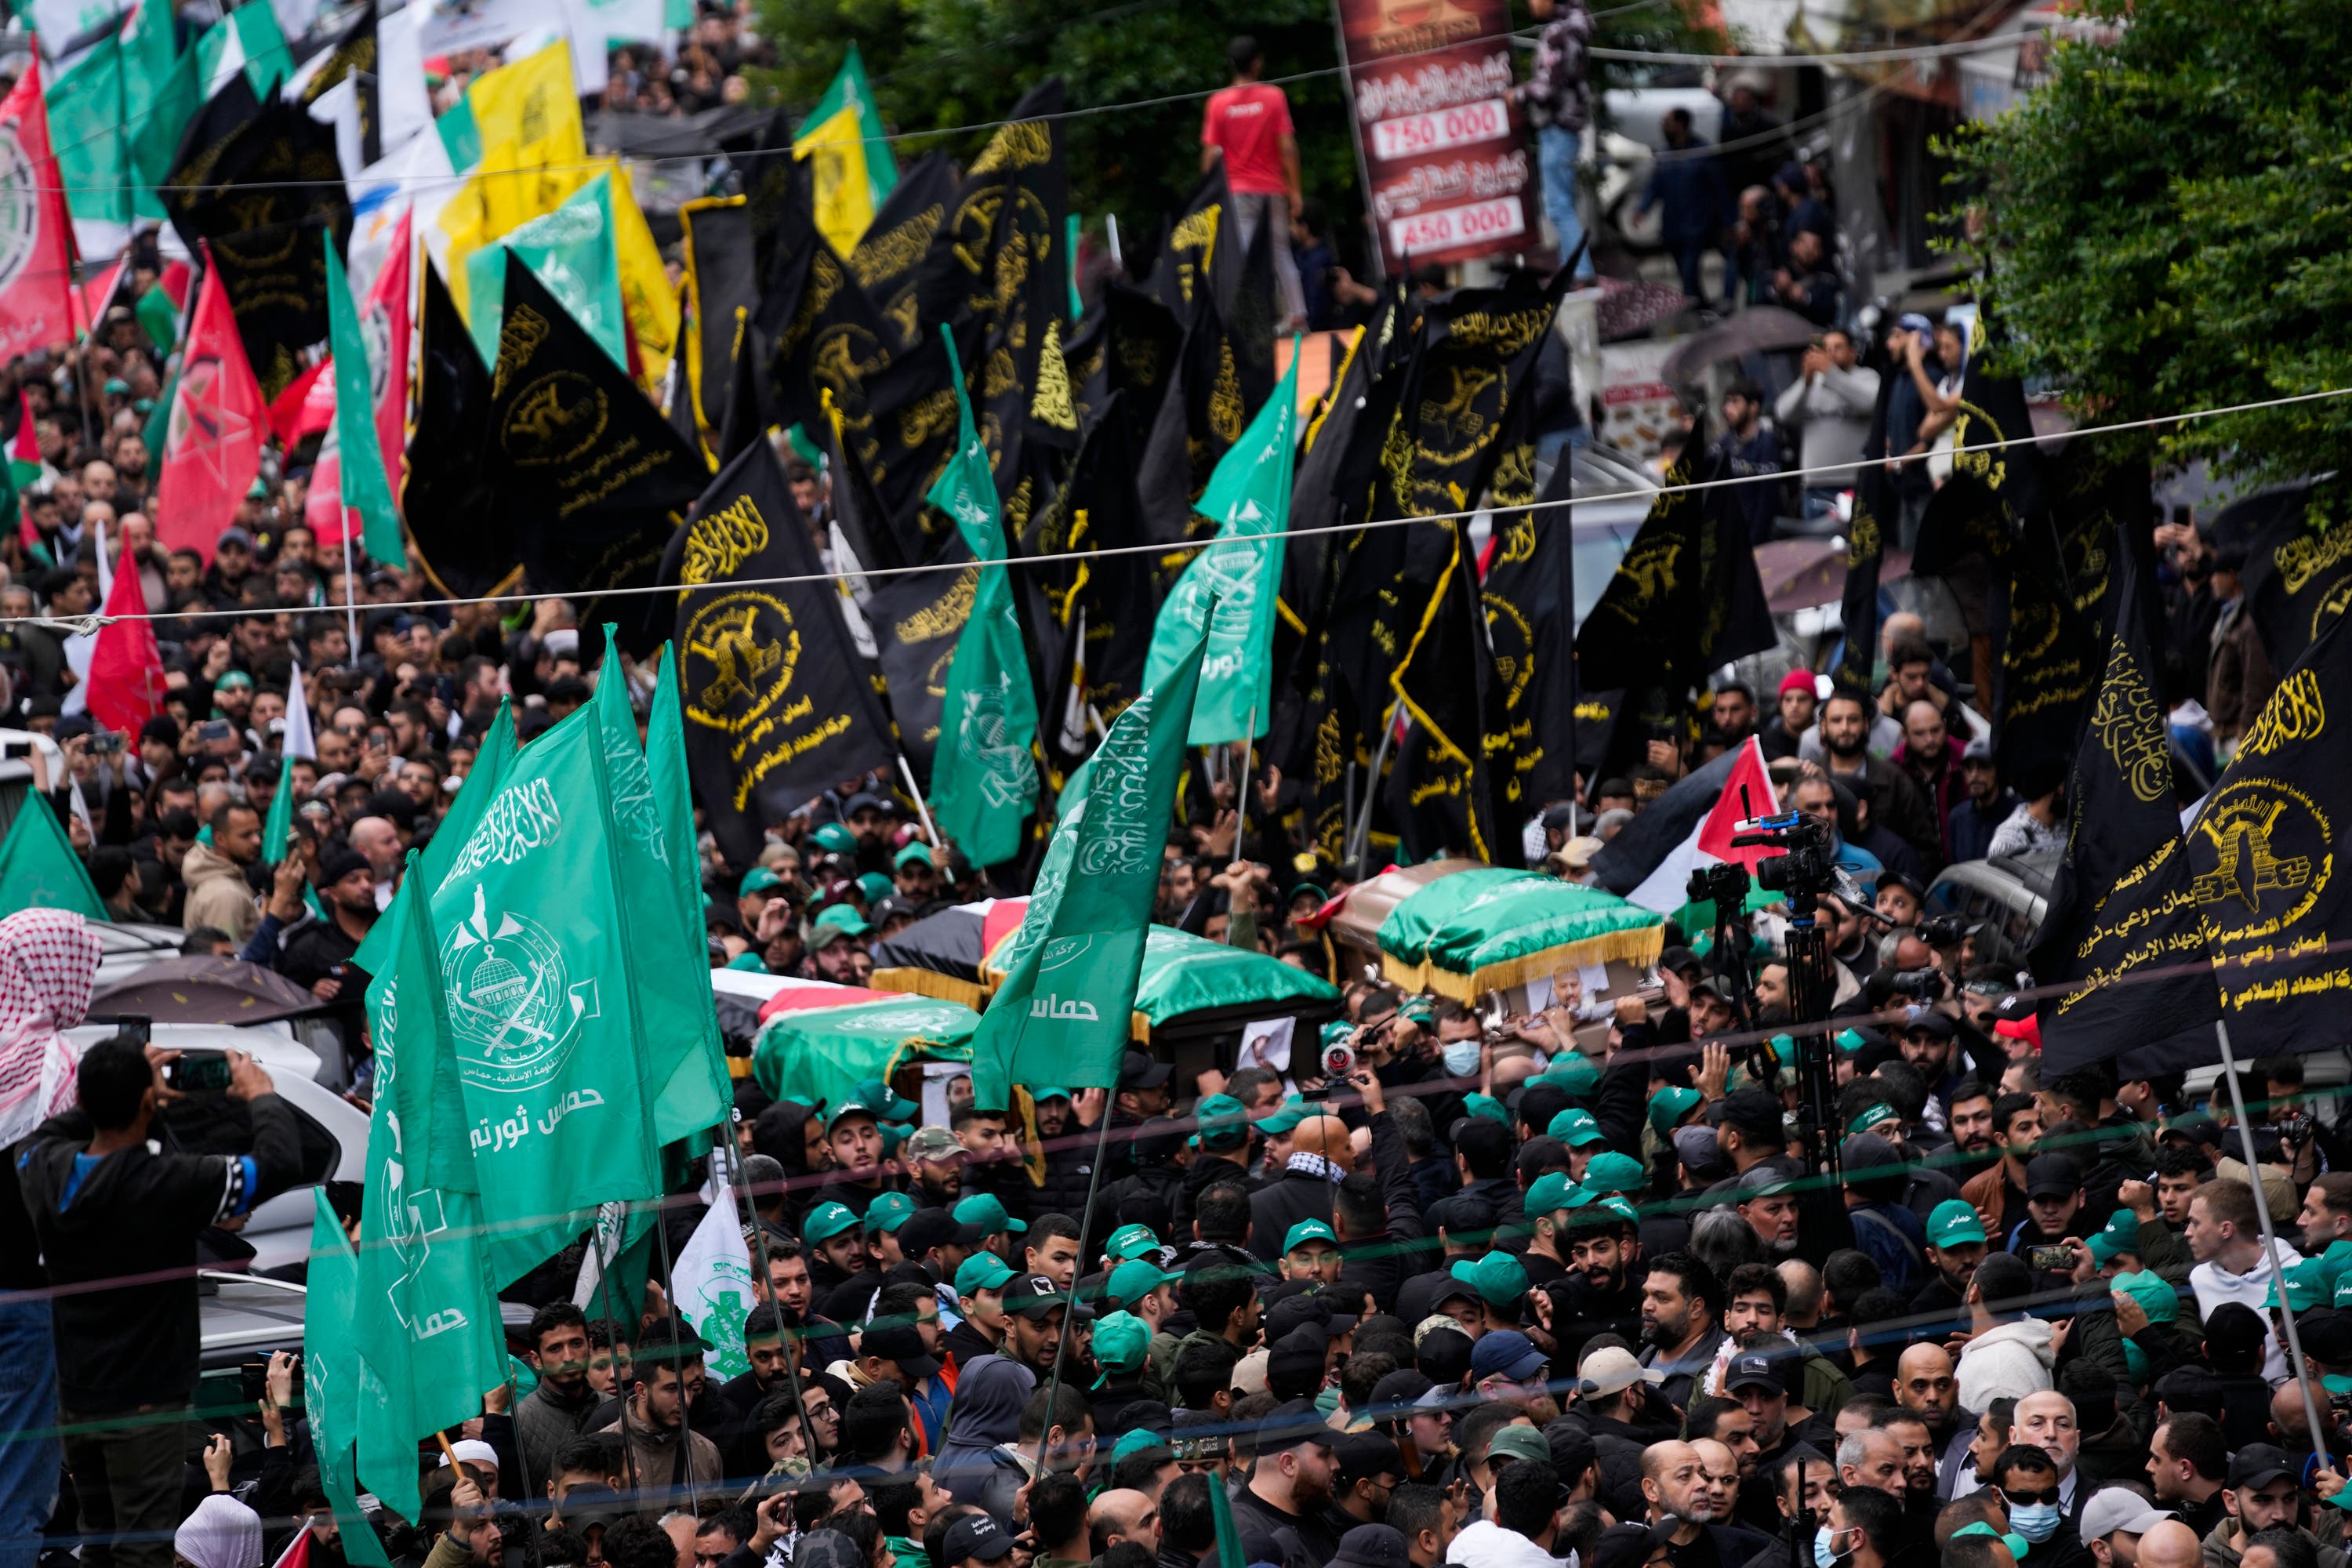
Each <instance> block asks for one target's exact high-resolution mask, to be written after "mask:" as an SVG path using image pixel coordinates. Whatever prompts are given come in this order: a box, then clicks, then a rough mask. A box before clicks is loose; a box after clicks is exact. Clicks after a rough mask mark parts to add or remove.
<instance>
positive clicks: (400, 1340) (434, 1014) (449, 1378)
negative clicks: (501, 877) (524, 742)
mask: <svg viewBox="0 0 2352 1568" xmlns="http://www.w3.org/2000/svg"><path fill="white" fill-rule="evenodd" d="M486 760H487V759H486ZM458 798H459V799H460V800H462V799H464V795H462V794H460V795H459V797H458ZM460 837H463V836H462V835H460ZM427 874H428V873H427V870H426V868H425V867H424V866H423V865H422V864H418V865H414V866H412V867H411V868H410V871H409V875H408V879H407V881H406V883H405V884H404V886H403V887H402V889H401V891H400V894H399V896H398V897H397V898H395V899H394V900H393V907H392V909H391V910H390V911H389V912H388V913H387V915H386V916H385V918H383V919H382V920H379V921H376V929H377V930H378V931H383V932H385V933H387V936H386V942H385V948H384V952H383V955H382V958H383V963H382V967H380V968H379V969H378V970H377V972H376V977H375V979H374V981H373V983H372V984H370V985H369V986H368V991H367V1010H368V1037H369V1039H370V1040H371V1041H373V1044H374V1047H375V1097H376V1098H375V1111H374V1114H373V1118H372V1119H371V1120H370V1121H369V1124H368V1145H367V1178H366V1194H367V1195H366V1199H365V1203H364V1205H363V1208H362V1217H361V1221H360V1258H359V1290H358V1300H357V1302H356V1304H355V1306H354V1307H353V1309H352V1314H351V1317H352V1327H353V1329H354V1330H355V1331H356V1332H357V1335H358V1343H359V1346H360V1363H361V1367H360V1391H359V1395H358V1400H357V1405H358V1413H357V1415H356V1416H355V1417H354V1422H353V1434H352V1436H353V1439H354V1441H355V1442H356V1443H357V1444H358V1447H359V1472H358V1473H359V1483H360V1485H361V1486H362V1487H363V1488H365V1489H367V1490H369V1491H372V1492H373V1493H375V1494H376V1496H378V1497H380V1498H382V1499H383V1500H384V1503H385V1505H386V1506H387V1507H389V1508H390V1509H392V1510H393V1511H394V1512H395V1513H397V1514H399V1515H400V1516H401V1517H402V1518H404V1519H406V1520H410V1521H415V1519H416V1517H417V1514H418V1510H419V1509H420V1507H421V1503H420V1501H419V1500H418V1497H417V1486H416V1440H417V1439H418V1438H419V1437H422V1436H425V1434H426V1433H428V1432H437V1431H439V1430H441V1429H442V1428H444V1427H446V1426H456V1425H457V1423H459V1422H461V1421H466V1420H469V1419H471V1418H472V1417H473V1415H475V1414H476V1413H477V1412H478V1410H479V1409H480V1408H481V1402H482V1392H483V1391H484V1390H485V1389H488V1388H489V1387H491V1386H492V1385H493V1384H499V1383H501V1382H503V1381H505V1378H506V1354H505V1351H506V1342H505V1336H504V1332H503V1331H502V1330H501V1329H500V1327H499V1304H498V1300H497V1298H496V1296H495V1295H494V1294H493V1293H492V1291H491V1289H490V1279H489V1271H488V1268H487V1266H486V1261H485V1258H484V1251H485V1245H486V1244H485V1238H484V1237H483V1235H482V1207H481V1200H480V1199H479V1198H478V1197H476V1196H475V1195H474V1194H471V1193H467V1192H460V1191H454V1190H449V1189H446V1188H442V1187H437V1186H435V1185H433V1184H431V1183H430V1182H429V1181H428V1180H427V1178H426V1170H427V1166H428V1163H431V1164H435V1165H438V1164H441V1163H445V1161H444V1158H443V1157H442V1156H440V1155H438V1154H436V1153H435V1152H434V1150H433V1145H435V1144H445V1145H446V1144H450V1143H454V1144H455V1145H456V1152H457V1155H458V1156H459V1157H460V1158H461V1159H462V1157H463V1156H466V1155H468V1154H470V1152H471V1150H470V1147H469V1144H468V1142H467V1141H466V1134H465V1131H464V1110H463V1107H462V1105H455V1108H454V1109H452V1108H451V1107H452V1106H453V1105H454V1102H455V1101H456V1095H455V1094H454V1093H451V1094H449V1096H448V1100H447V1101H446V1102H444V1103H442V1105H441V1109H440V1110H439V1113H438V1114H437V1115H436V1113H435V1112H434V1110H432V1109H429V1108H430V1107H431V1106H433V1105H434V1103H435V1102H436V1101H442V1098H443V1092H444V1090H445V1087H446V1089H455V1087H456V1081H457V1074H456V1073H455V1071H453V1070H451V1069H450V1068H449V1065H448V1063H449V1059H450V1058H452V1057H453V1056H454V1048H453V1042H452V1039H451V1037H450V1034H449V1024H448V1018H447V1016H446V1013H445V1012H444V1010H443V995H442V979H441V960H440V955H439V953H438V952H437V951H436V944H435V942H434V940H433V932H432V930H431V927H430V924H429V922H428V921H427V918H426V916H425V910H424V908H423V906H424V902H425V877H426V876H427ZM418 1101H424V1102H425V1104H426V1105H427V1106H428V1109H427V1110H425V1111H423V1112H419V1111H417V1110H414V1109H412V1108H413V1106H414V1105H415V1103H416V1102H418ZM436 1123H438V1125H437V1126H436ZM460 1168H461V1169H462V1168H463V1167H462V1165H461V1166H460Z"/></svg>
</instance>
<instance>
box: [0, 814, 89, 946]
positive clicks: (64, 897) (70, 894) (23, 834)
mask: <svg viewBox="0 0 2352 1568" xmlns="http://www.w3.org/2000/svg"><path fill="white" fill-rule="evenodd" d="M18 910H73V911H74V912H75V913H76V914H79V915H82V916H84V917H86V918H88V919H89V920H94V921H104V920H111V919H113V918H114V917H113V916H111V915H110V914H108V913H107V912H106V905H105V903H104V902H103V901H102V900H100V898H99V896H98V887H97V884H95V883H93V882H92V881H91V880H90V879H89V871H87V870H85V869H84V868H83V867H82V863H81V857H80V856H79V855H77V854H75V853H74V849H73V841H72V840H71V839H69V838H68V837H66V830H65V828H64V826H62V825H60V824H59V823H58V814H57V813H56V812H54V811H51V810H50V809H49V803H48V802H47V800H45V799H43V798H42V797H41V796H39V795H25V796H24V797H23V798H22V799H21V800H19V801H18V802H17V805H16V821H14V822H12V823H10V824H9V825H8V837H6V838H5V839H0V915H13V914H15V913H16V912H17V911H18Z"/></svg>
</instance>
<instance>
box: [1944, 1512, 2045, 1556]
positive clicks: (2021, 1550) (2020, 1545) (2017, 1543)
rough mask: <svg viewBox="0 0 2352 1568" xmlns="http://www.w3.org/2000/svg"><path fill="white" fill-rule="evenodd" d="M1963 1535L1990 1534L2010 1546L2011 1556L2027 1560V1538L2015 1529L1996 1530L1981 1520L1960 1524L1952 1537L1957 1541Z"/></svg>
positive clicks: (2004, 1544)
mask: <svg viewBox="0 0 2352 1568" xmlns="http://www.w3.org/2000/svg"><path fill="white" fill-rule="evenodd" d="M1963 1535H1990V1537H1992V1538H1993V1539H1994V1540H1995V1541H1998V1542H2000V1543H2001V1544H2002V1545H2003V1546H2006V1547H2008V1548H2009V1554H2010V1556H2011V1557H2012V1558H2014V1559H2015V1560H2016V1561H2018V1562H2020V1563H2022V1562H2024V1561H2025V1553H2026V1550H2027V1542H2026V1539H2025V1537H2023V1536H2021V1535H2020V1534H2018V1533H2017V1531H2013V1530H2010V1531H2000V1530H1995V1529H1994V1528H1993V1527H1992V1526H1991V1525H1990V1524H1987V1523H1986V1522H1985V1521H1983V1520H1979V1521H1976V1522H1975V1523H1974V1524H1964V1525H1962V1526H1960V1528H1959V1529H1958V1530H1956V1531H1952V1535H1951V1539H1953V1540H1955V1541H1957V1540H1958V1539H1959V1538H1960V1537H1961V1536H1963Z"/></svg>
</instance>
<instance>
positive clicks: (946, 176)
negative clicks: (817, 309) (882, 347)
mask: <svg viewBox="0 0 2352 1568" xmlns="http://www.w3.org/2000/svg"><path fill="white" fill-rule="evenodd" d="M955 194H956V176H955V165H954V164H953V163H950V162H949V161H948V156H947V154H946V153H925V154H924V155H923V156H922V157H921V158H920V159H919V160H917V162H916V163H914V165H913V166H912V167H911V168H907V169H901V170H900V171H899V172H898V184H896V185H894V186H892V187H891V189H890V194H889V195H888V196H887V197H886V198H884V200H883V203H882V205H881V207H880V208H879V210H877V212H876V213H875V215H874V221H873V222H872V223H871V224H869V225H867V226H866V233H865V235H864V237H861V238H860V239H859V240H858V242H857V248H856V250H853V251H851V252H850V253H849V271H850V275H851V276H852V277H854V278H856V279H857V286H858V287H859V288H860V289H865V290H866V298H867V299H869V300H872V301H873V302H874V309H875V310H876V311H877V313H878V314H879V315H880V316H881V317H882V319H883V321H886V322H887V323H888V325H889V328H890V334H889V342H890V347H891V349H892V350H893V351H894V352H895V351H897V350H900V349H905V348H908V347H911V346H912V345H913V344H914V342H915V340H916V339H917V338H918V337H919V336H921V335H922V323H921V321H919V320H918V319H917V314H918V306H919V301H918V300H917V299H916V297H915V275H916V270H917V268H919V266H920V265H921V264H922V259H923V258H924V257H925V256H926V255H928V254H929V251H930V247H931V237H932V236H933V235H935V234H937V233H939V231H940V224H941V223H942V222H944V221H946V218H947V216H948V203H950V201H953V200H954V199H955Z"/></svg>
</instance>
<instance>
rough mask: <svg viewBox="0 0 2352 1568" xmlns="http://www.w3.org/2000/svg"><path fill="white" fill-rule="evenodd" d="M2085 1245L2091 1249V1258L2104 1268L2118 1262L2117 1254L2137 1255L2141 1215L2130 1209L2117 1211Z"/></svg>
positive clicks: (2108, 1217) (2109, 1216)
mask: <svg viewBox="0 0 2352 1568" xmlns="http://www.w3.org/2000/svg"><path fill="white" fill-rule="evenodd" d="M2084 1245H2085V1246H2087V1247H2090V1249H2091V1256H2092V1257H2093V1258H2095V1259H2096V1260H2097V1261H2098V1264H2099V1266H2100V1267H2101V1268H2105V1267H2106V1266H2107V1265H2108V1264H2110V1263H2113V1262H2114V1261H2115V1260H2116V1254H2117V1253H2121V1252H2129V1253H2133V1254H2135V1255H2136V1254H2137V1253H2138V1251H2139V1215H2136V1214H2134V1213H2132V1211H2131V1210H2129V1209H2117V1210H2116V1212H2115V1213H2113V1214H2111V1215H2108V1216H2107V1223H2106V1224H2105V1226H2103V1227H2102V1228H2101V1229H2100V1231H2099V1233H2098V1234H2097V1235H2095V1236H2094V1237H2091V1239H2090V1240H2089V1241H2088V1242H2086V1243H2084Z"/></svg>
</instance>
